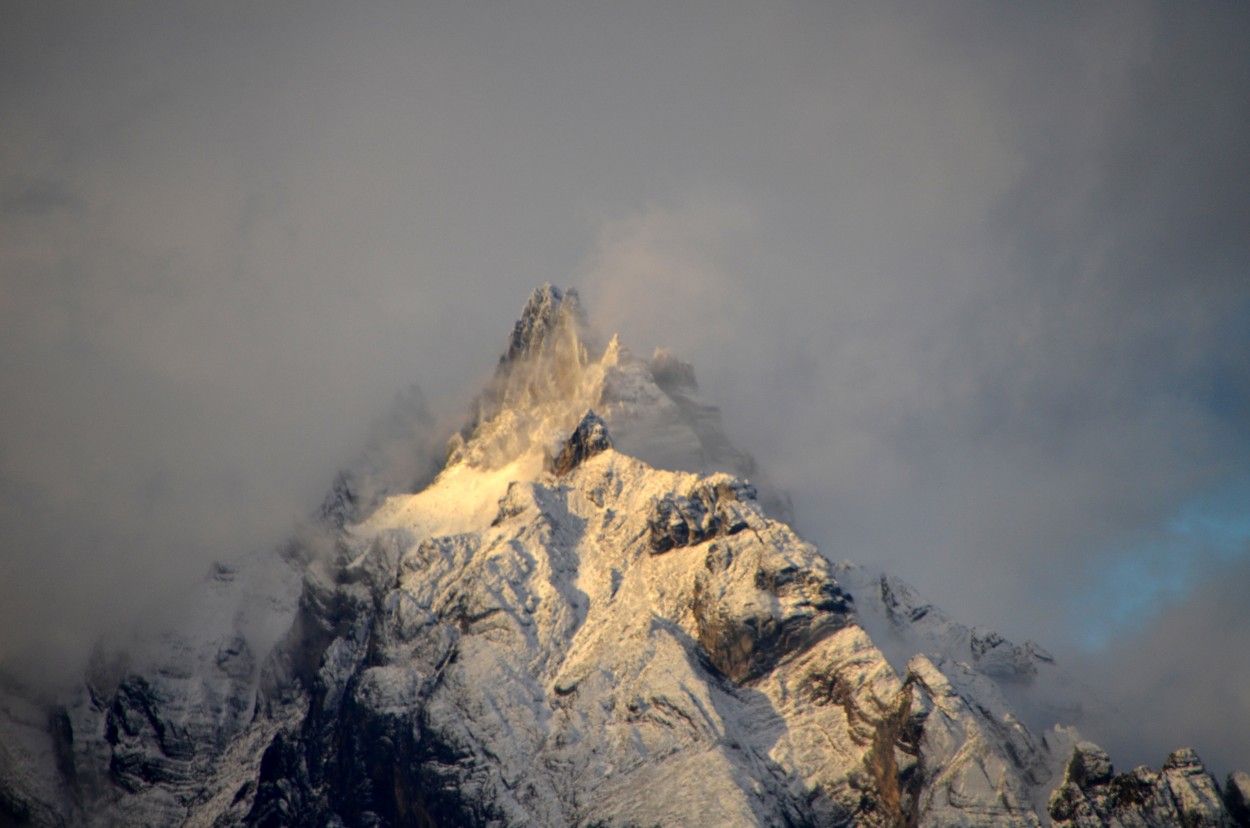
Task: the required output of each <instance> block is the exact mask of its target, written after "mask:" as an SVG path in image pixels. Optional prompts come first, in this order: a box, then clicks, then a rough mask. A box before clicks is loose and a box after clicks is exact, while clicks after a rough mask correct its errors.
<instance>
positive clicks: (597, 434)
mask: <svg viewBox="0 0 1250 828" xmlns="http://www.w3.org/2000/svg"><path fill="white" fill-rule="evenodd" d="M610 448H612V438H611V437H609V436H608V427H607V425H606V424H604V422H603V420H602V419H600V417H599V415H598V414H596V413H595V412H593V411H587V412H586V414H585V416H583V417H582V419H581V422H579V423H578V424H577V428H575V429H573V433H572V434H571V435H569V439H568V440H566V441H565V442H564V446H563V447H562V448H561V449H560V453H559V454H557V455H556V457H555V459H554V460H552V461H551V464H550V471H551V472H553V473H554V474H555V475H556V476H557V477H563V476H564V475H566V474H568V473H569V472H571V471H573V469H575V468H577V467H578V466H580V465H581V464H582V463H583V462H585V461H586V460H589V459H590V458H591V457H594V456H595V455H596V454H599V453H600V452H603V451H607V450H608V449H610Z"/></svg>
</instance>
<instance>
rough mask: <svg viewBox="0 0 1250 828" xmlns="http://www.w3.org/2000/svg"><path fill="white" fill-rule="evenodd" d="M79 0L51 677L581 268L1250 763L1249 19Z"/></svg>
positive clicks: (793, 431) (1169, 12) (43, 670)
mask: <svg viewBox="0 0 1250 828" xmlns="http://www.w3.org/2000/svg"><path fill="white" fill-rule="evenodd" d="M80 6H81V4H69V3H64V4H61V3H55V2H40V3H22V2H18V3H10V4H8V5H7V6H6V11H5V14H4V17H5V25H4V26H0V112H3V113H4V116H3V118H0V401H2V402H3V405H0V492H3V497H0V630H2V632H0V664H3V665H5V668H6V669H9V670H18V671H20V672H22V673H23V674H24V675H26V676H28V677H32V678H33V679H35V680H39V679H41V678H50V677H52V676H53V675H54V674H59V673H64V672H65V671H68V670H72V668H73V665H74V664H75V663H77V661H78V660H79V659H81V658H82V656H83V653H85V652H86V650H87V649H88V648H89V647H90V645H91V642H92V641H93V640H94V638H95V636H96V635H98V634H99V633H100V632H101V631H102V630H108V629H122V628H124V627H125V626H126V625H127V624H130V623H133V622H134V620H135V618H136V617H138V613H140V612H141V610H142V608H143V607H144V606H146V605H148V604H150V603H151V602H152V601H153V596H159V595H161V594H162V593H167V592H170V591H174V590H177V589H180V588H183V587H185V585H186V584H188V583H191V582H193V581H194V580H195V579H196V578H198V577H199V576H200V575H201V574H202V573H203V572H204V571H205V569H206V567H207V566H208V563H209V561H211V560H212V559H215V558H222V557H230V556H232V555H234V554H238V553H239V552H241V551H243V550H247V549H252V548H264V547H266V546H268V545H271V544H273V543H276V542H277V541H278V540H279V539H281V538H282V537H283V536H284V535H285V534H286V533H288V532H289V531H290V529H291V526H292V525H293V523H294V522H295V521H297V520H299V519H301V518H302V517H303V516H304V515H306V514H307V513H308V512H309V511H310V510H311V509H312V508H313V507H314V506H315V505H316V503H317V502H318V501H319V499H320V497H321V495H322V493H323V492H324V489H325V487H326V486H327V485H328V483H329V481H330V479H331V478H332V477H333V474H334V471H335V469H337V468H338V467H339V466H341V465H342V464H343V463H345V462H348V461H349V460H350V459H351V458H352V457H353V456H354V455H355V453H356V452H357V451H358V450H359V449H360V448H361V447H362V444H363V442H364V441H365V439H366V437H367V435H368V431H369V425H370V423H371V422H372V421H373V420H374V419H375V418H376V417H378V416H382V415H384V413H385V412H386V410H387V407H388V405H389V404H390V401H391V400H392V398H393V397H394V395H395V394H396V393H399V392H401V391H403V389H406V388H407V387H408V386H409V385H410V384H411V383H413V382H415V383H417V384H418V385H419V386H420V388H421V389H422V391H423V392H424V393H425V395H426V396H427V397H428V398H429V399H431V400H432V401H433V404H434V406H435V407H436V408H437V409H438V410H439V413H440V414H441V415H444V416H446V415H447V412H452V413H454V412H457V411H461V410H465V406H466V405H467V401H468V399H469V398H470V397H471V395H472V394H473V393H474V392H475V391H476V390H477V388H478V387H479V386H480V384H481V383H482V382H483V381H484V380H485V379H486V378H487V377H488V376H489V375H490V373H491V371H492V370H493V367H494V364H495V361H496V360H497V359H498V355H499V353H500V352H501V351H502V350H503V348H504V347H505V345H506V338H507V334H508V332H509V330H510V326H511V323H512V321H513V320H514V318H515V317H516V315H517V313H518V312H519V310H520V308H521V306H522V305H523V303H524V301H525V298H526V296H527V295H528V293H529V292H530V291H531V290H532V289H533V288H534V287H536V286H538V285H539V284H541V283H543V282H546V281H551V282H555V283H558V284H565V285H572V286H577V287H578V288H579V289H580V290H581V292H582V298H583V302H584V304H585V305H586V307H587V308H588V310H589V311H590V313H591V314H592V316H593V317H595V321H596V323H597V324H598V325H599V326H600V327H601V328H603V329H605V330H607V331H620V333H621V335H622V338H623V339H624V341H625V342H626V343H627V344H628V345H630V346H631V347H632V348H633V349H634V350H635V351H639V352H643V353H646V352H648V351H649V349H650V348H651V347H654V346H657V345H662V346H666V347H670V348H671V349H673V351H674V352H675V353H677V354H678V355H679V356H681V357H682V358H683V359H686V360H689V361H690V362H692V363H693V364H694V365H695V367H696V371H697V372H698V375H699V379H700V384H701V387H702V390H703V396H704V397H705V398H707V399H708V400H710V401H713V402H716V403H718V404H720V405H721V406H722V407H723V409H724V413H725V418H726V423H727V426H728V428H729V429H730V431H731V436H733V437H734V438H735V440H736V441H737V442H738V443H739V444H740V445H741V446H743V447H744V448H746V449H748V450H750V451H751V452H753V453H754V454H755V455H756V457H757V459H758V460H759V461H760V462H761V464H762V465H763V466H764V467H765V468H766V469H767V470H768V471H769V473H770V475H771V476H772V477H773V478H774V479H775V480H776V481H777V482H778V483H780V484H781V485H782V486H784V487H785V488H786V489H788V490H789V491H790V493H791V495H792V497H793V498H794V502H795V506H796V515H797V523H798V528H799V529H800V531H801V532H802V533H803V534H804V535H805V536H806V537H808V538H810V539H811V540H813V541H814V542H816V543H818V544H819V545H820V546H821V548H822V549H823V550H824V551H825V552H826V554H828V555H829V556H830V557H832V558H835V559H841V558H850V559H852V560H856V561H859V562H862V563H865V564H868V565H876V566H880V567H883V568H887V569H890V570H891V571H893V572H895V573H897V574H899V575H901V576H902V577H904V578H906V579H907V580H909V581H911V582H912V583H914V584H915V585H916V586H917V587H918V588H920V590H921V591H922V592H923V593H924V594H926V595H927V596H928V597H929V598H930V599H931V600H933V601H934V602H935V603H937V604H939V605H941V606H943V607H945V608H946V609H947V610H948V611H950V612H951V613H952V614H953V615H955V616H956V617H958V618H960V619H961V620H964V621H965V622H967V623H981V624H985V625H988V626H992V627H994V628H996V629H998V630H1000V631H1001V632H1002V633H1004V634H1005V635H1007V636H1009V637H1012V638H1015V639H1017V640H1023V639H1026V638H1031V639H1034V640H1036V641H1038V642H1040V643H1042V644H1043V645H1044V646H1045V647H1047V648H1048V649H1051V650H1053V651H1055V652H1056V653H1057V654H1058V655H1060V657H1061V659H1062V660H1063V661H1064V662H1065V663H1066V664H1069V665H1072V666H1073V669H1077V668H1078V667H1079V668H1080V669H1085V667H1084V665H1086V664H1087V663H1092V664H1093V665H1095V667H1096V668H1097V670H1096V674H1095V673H1094V672H1091V673H1090V675H1091V676H1092V678H1091V681H1092V682H1094V683H1096V684H1098V685H1099V687H1100V689H1101V690H1102V691H1103V692H1106V693H1108V694H1110V695H1111V696H1113V697H1115V698H1117V699H1125V702H1124V704H1123V709H1124V710H1125V712H1126V720H1125V721H1124V722H1120V723H1115V722H1102V723H1097V724H1096V725H1095V726H1094V727H1095V730H1096V731H1097V733H1096V735H1097V737H1098V738H1099V739H1100V740H1102V741H1103V742H1104V745H1105V746H1106V747H1108V748H1109V749H1111V750H1112V752H1113V756H1114V757H1115V758H1116V760H1117V764H1119V765H1121V766H1128V765H1131V764H1133V763H1136V762H1151V763H1153V764H1158V763H1159V762H1160V761H1161V760H1162V759H1163V757H1164V755H1165V754H1166V752H1167V751H1168V750H1170V749H1173V748H1175V747H1179V746H1181V744H1193V745H1194V746H1195V747H1196V748H1197V749H1198V751H1199V753H1200V754H1201V755H1202V756H1203V758H1204V759H1206V760H1207V761H1208V764H1209V765H1212V766H1215V767H1216V768H1217V769H1220V770H1227V769H1229V768H1230V767H1233V766H1239V767H1243V768H1250V748H1247V747H1246V745H1247V744H1250V740H1248V739H1246V738H1245V734H1250V702H1247V697H1246V695H1245V693H1246V691H1245V689H1244V688H1246V687H1247V686H1250V683H1248V682H1247V680H1246V679H1247V676H1246V675H1245V664H1246V659H1245V649H1246V642H1247V640H1248V639H1247V633H1248V632H1250V629H1248V627H1247V625H1248V624H1250V620H1248V616H1250V613H1248V611H1247V610H1246V609H1245V608H1244V606H1242V604H1244V602H1243V601H1241V600H1239V596H1240V595H1241V594H1242V592H1244V589H1245V587H1246V586H1247V584H1250V578H1248V576H1250V572H1248V571H1247V565H1248V564H1247V560H1248V559H1250V525H1248V523H1247V518H1246V514H1247V512H1246V508H1247V507H1246V503H1247V497H1246V495H1247V493H1248V492H1250V463H1248V462H1247V460H1248V458H1250V428H1248V426H1247V423H1250V418H1248V416H1247V415H1250V410H1248V409H1250V358H1248V357H1250V272H1248V268H1250V188H1247V187H1246V186H1245V184H1246V181H1247V180H1250V153H1248V152H1247V151H1246V148H1245V147H1246V140H1245V139H1246V135H1248V134H1250V57H1247V54H1246V50H1245V48H1244V44H1245V43H1246V42H1247V38H1248V36H1250V12H1248V11H1247V10H1246V9H1245V8H1244V7H1243V6H1238V5H1236V4H1221V5H1215V4H1212V5H1209V6H1186V7H1184V8H1179V7H1168V6H1163V5H1150V4H1140V3H1136V4H1128V3H1124V4H1100V5H1097V6H1092V5H1088V4H1071V5H1067V4H1045V5H1038V6H1037V7H1020V6H1014V5H1013V6H1003V5H993V4H984V5H980V4H951V5H944V7H943V8H940V9H939V8H933V9H920V10H918V9H916V8H914V7H903V6H901V5H900V6H893V5H891V4H871V5H868V4H863V5H845V6H839V7H836V8H834V7H832V6H831V4H818V3H810V4H797V3H795V4H776V3H770V4H763V3H731V4H725V3H717V4H710V3H707V4H704V3H688V4H680V5H674V4H662V3H655V4H648V3H644V4H629V5H627V6H626V5H618V6H609V7H603V8H593V9H592V8H590V7H588V6H586V5H585V4H572V3H569V4H555V3H519V4H508V5H506V6H501V7H486V6H481V7H470V6H468V5H464V4H455V5H446V6H436V5H434V4H410V5H404V4H372V5H353V6H352V7H350V8H348V7H346V6H338V5H334V4H320V5H319V4H299V5H298V6H297V5H290V6H281V5H279V4H269V5H265V6H263V7H258V6H256V5H255V4H245V3H234V4H232V3H219V4H213V5H212V6H211V7H209V8H204V9H201V10H199V11H195V12H192V11H188V10H186V9H185V8H180V7H174V6H162V5H159V4H151V5H145V4H115V5H113V4H96V5H94V6H92V7H91V8H90V9H84V8H81V7H80ZM1091 669H1093V668H1091ZM1146 721H1149V722H1151V725H1150V726H1149V727H1148V728H1147V727H1144V726H1143V722H1146Z"/></svg>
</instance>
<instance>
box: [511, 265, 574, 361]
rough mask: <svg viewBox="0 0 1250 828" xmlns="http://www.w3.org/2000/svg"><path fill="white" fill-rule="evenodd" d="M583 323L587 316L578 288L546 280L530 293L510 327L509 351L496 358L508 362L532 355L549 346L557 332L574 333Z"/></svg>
mask: <svg viewBox="0 0 1250 828" xmlns="http://www.w3.org/2000/svg"><path fill="white" fill-rule="evenodd" d="M585 324H586V317H585V313H584V312H583V311H582V306H581V300H580V298H579V297H578V295H577V290H576V289H574V288H567V289H566V290H560V288H558V287H556V286H554V285H552V284H551V283H546V284H544V285H543V286H542V287H540V288H538V289H537V290H535V291H534V292H533V293H531V294H530V298H529V301H527V302H526V303H525V308H524V309H523V310H522V311H521V318H520V319H518V320H517V322H516V325H515V326H514V327H513V329H512V336H511V338H510V339H509V341H508V351H507V353H505V354H504V355H503V356H502V357H501V358H500V360H499V361H500V363H501V364H507V363H512V362H516V361H518V360H521V359H525V358H527V357H531V356H533V355H535V354H537V353H539V352H541V351H542V350H543V349H544V347H549V345H550V343H552V342H553V341H555V340H556V338H557V335H558V333H559V332H561V331H567V332H568V333H571V334H573V335H574V336H576V335H578V334H580V333H581V331H582V329H583V328H584V327H585Z"/></svg>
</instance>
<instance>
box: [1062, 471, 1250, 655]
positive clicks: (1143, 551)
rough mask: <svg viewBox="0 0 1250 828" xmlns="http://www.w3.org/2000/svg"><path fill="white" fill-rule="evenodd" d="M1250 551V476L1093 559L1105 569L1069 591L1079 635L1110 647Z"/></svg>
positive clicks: (1093, 646)
mask: <svg viewBox="0 0 1250 828" xmlns="http://www.w3.org/2000/svg"><path fill="white" fill-rule="evenodd" d="M1246 555H1250V480H1246V481H1243V482H1241V483H1239V484H1236V485H1231V486H1227V487H1224V488H1222V489H1219V490H1217V491H1214V492H1210V493H1207V494H1204V495H1202V496H1199V497H1196V498H1194V499H1192V500H1190V501H1189V502H1187V503H1185V504H1184V505H1183V506H1182V507H1181V508H1179V509H1177V511H1176V513H1175V514H1174V515H1173V516H1172V517H1171V518H1169V519H1168V520H1167V521H1165V522H1164V523H1163V525H1162V526H1161V527H1160V528H1159V529H1158V530H1157V531H1156V532H1154V533H1152V534H1151V536H1149V537H1145V538H1141V539H1139V540H1137V541H1136V542H1134V543H1129V544H1125V545H1124V546H1122V547H1120V548H1118V549H1115V550H1113V551H1112V552H1111V553H1110V554H1109V555H1106V556H1102V557H1101V558H1100V560H1102V561H1104V563H1102V564H1101V565H1099V564H1093V566H1100V571H1099V572H1097V574H1096V575H1095V576H1094V577H1093V579H1092V580H1090V581H1088V582H1087V584H1086V585H1085V586H1084V587H1083V588H1079V589H1077V590H1075V591H1074V592H1073V593H1072V594H1071V595H1070V597H1069V604H1070V606H1069V609H1070V610H1071V611H1070V613H1069V617H1070V618H1072V619H1073V622H1074V628H1073V629H1072V634H1073V637H1074V639H1075V640H1076V642H1077V643H1078V644H1079V645H1080V646H1081V647H1083V648H1084V649H1086V650H1088V651H1091V652H1097V651H1100V650H1103V649H1105V648H1106V647H1107V645H1108V644H1110V643H1111V641H1112V640H1113V639H1114V638H1115V637H1116V636H1117V635H1118V634H1120V633H1122V632H1124V631H1126V630H1128V629H1131V628H1132V627H1134V626H1137V625H1141V624H1144V623H1147V622H1148V621H1149V620H1150V619H1151V618H1153V617H1154V616H1155V615H1156V614H1157V613H1158V612H1159V611H1160V610H1161V609H1162V608H1163V607H1164V606H1166V605H1168V604H1170V603H1174V602H1179V601H1182V600H1184V599H1185V598H1186V596H1188V595H1189V594H1190V592H1191V591H1192V590H1193V589H1194V588H1195V587H1196V586H1197V585H1198V584H1199V583H1201V582H1202V581H1203V580H1204V579H1206V578H1209V577H1213V576H1214V575H1216V574H1217V573H1218V571H1219V569H1220V568H1221V566H1222V565H1226V564H1228V563H1231V562H1233V561H1235V560H1238V559H1240V558H1242V557H1243V556H1246Z"/></svg>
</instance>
